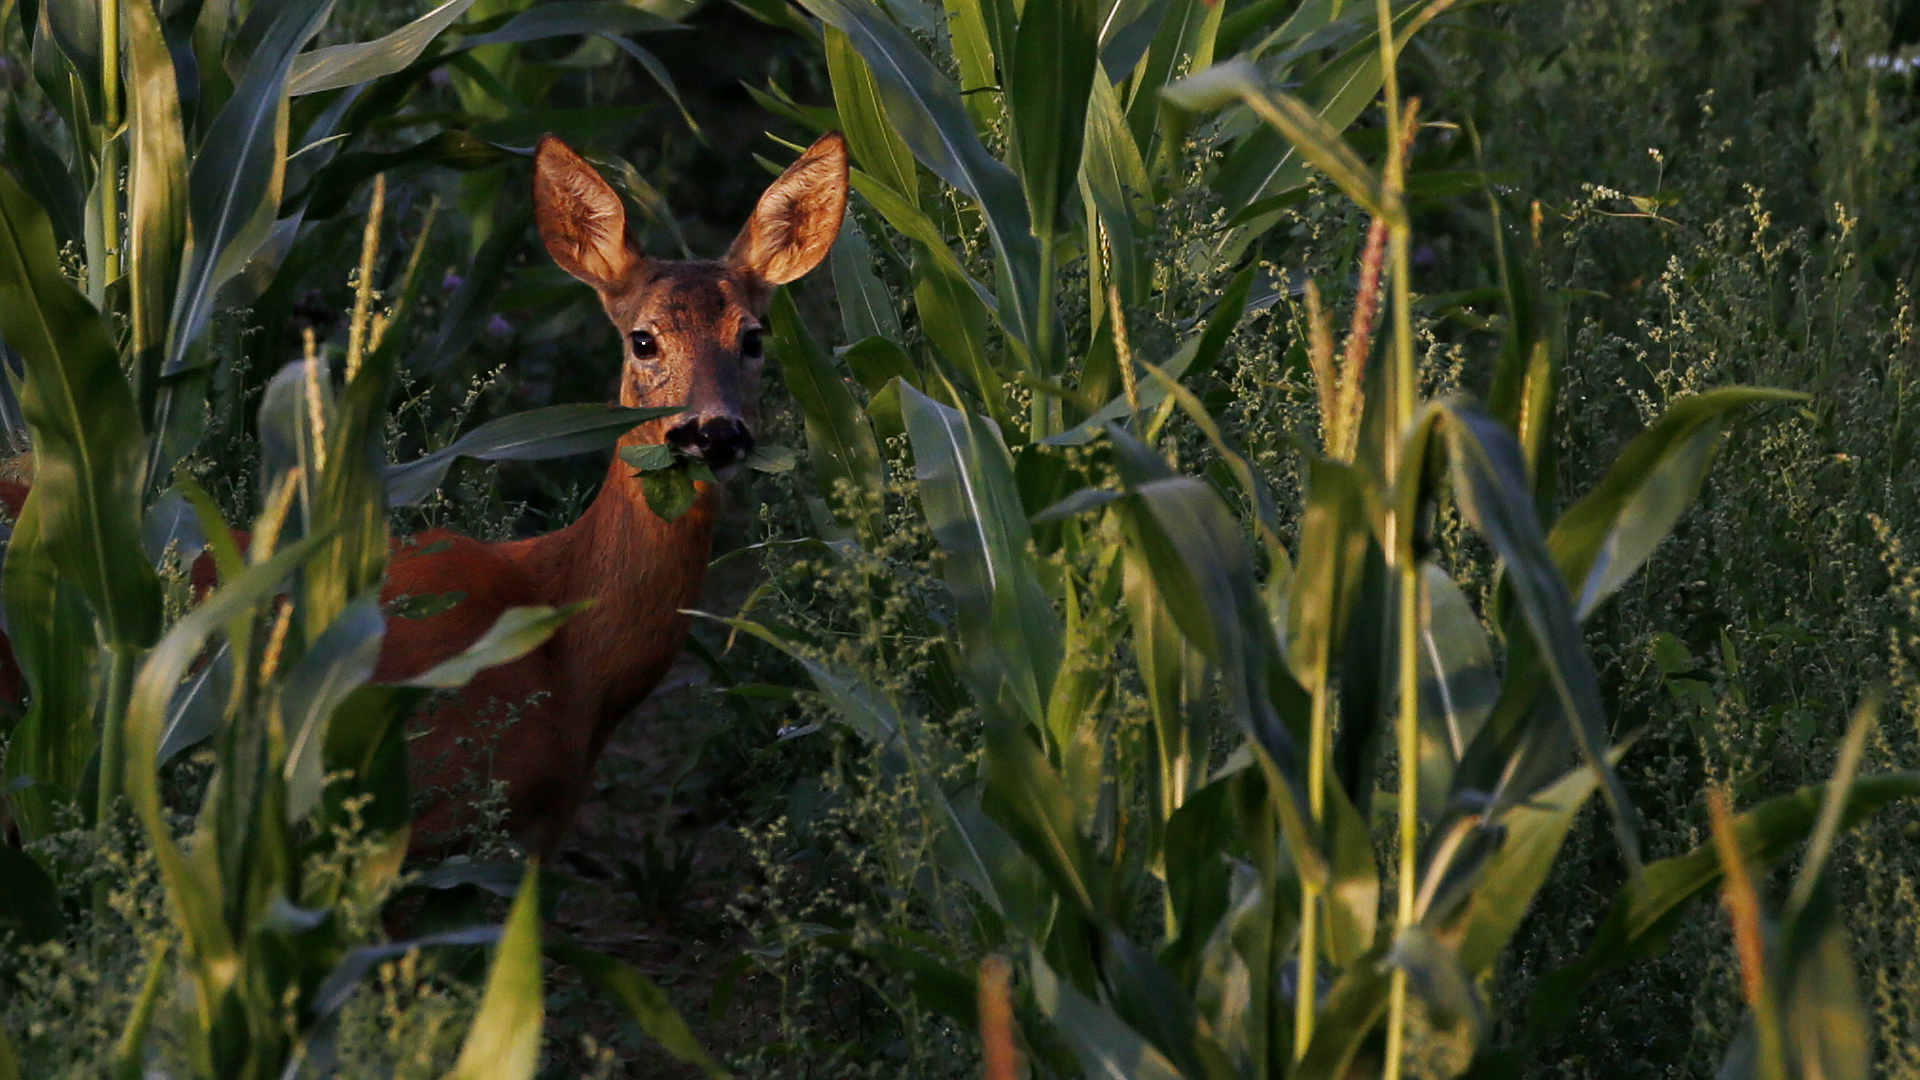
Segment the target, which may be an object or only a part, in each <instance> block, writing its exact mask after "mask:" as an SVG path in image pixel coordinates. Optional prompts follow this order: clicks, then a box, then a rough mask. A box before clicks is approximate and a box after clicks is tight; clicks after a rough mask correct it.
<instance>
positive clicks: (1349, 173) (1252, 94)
mask: <svg viewBox="0 0 1920 1080" xmlns="http://www.w3.org/2000/svg"><path fill="white" fill-rule="evenodd" d="M1373 65H1374V67H1375V69H1376V70H1377V69H1378V66H1379V58H1378V55H1377V53H1376V55H1375V56H1374V59H1373ZM1356 81H1357V82H1358V83H1359V85H1366V80H1364V79H1360V80H1356ZM1265 82H1266V80H1265V79H1264V78H1262V77H1261V74H1260V70H1259V69H1258V68H1256V67H1254V66H1253V65H1252V64H1251V63H1249V62H1247V61H1245V60H1230V61H1228V62H1226V63H1224V64H1216V65H1214V66H1213V67H1211V68H1208V69H1207V70H1205V71H1202V72H1199V73H1196V74H1194V75H1189V76H1188V77H1187V78H1185V79H1182V80H1181V81H1180V82H1177V83H1175V84H1173V85H1171V86H1169V87H1167V88H1166V89H1165V90H1163V91H1161V93H1162V94H1163V95H1164V96H1165V97H1166V98H1167V100H1169V101H1171V102H1173V103H1174V104H1176V105H1178V106H1180V107H1181V108H1184V109H1189V110H1193V111H1201V110H1211V109H1216V108H1219V107H1220V106H1221V105H1222V104H1225V103H1227V102H1229V101H1233V100H1236V99H1237V100H1239V101H1242V102H1244V103H1245V104H1246V105H1247V107H1248V108H1251V109H1252V110H1253V111H1254V112H1255V113H1256V114H1257V115H1259V117H1260V118H1261V119H1262V120H1265V121H1266V122H1267V123H1269V124H1271V125H1273V127H1274V128H1275V129H1276V130H1277V131H1279V132H1280V134H1281V135H1282V136H1283V137H1285V138H1286V140H1287V142H1288V143H1290V144H1292V146H1293V148H1294V150H1296V151H1298V152H1299V153H1300V155H1301V156H1302V157H1304V158H1305V159H1306V160H1308V161H1310V162H1312V163H1313V164H1314V166H1315V167H1317V168H1318V169H1320V170H1321V171H1322V172H1324V173H1326V174H1327V178H1328V179H1330V180H1332V181H1333V182H1334V183H1335V184H1337V185H1339V187H1340V190H1342V191H1344V192H1346V193H1347V197H1348V198H1351V199H1352V200H1353V201H1354V202H1357V203H1359V204H1360V206H1361V208H1362V209H1364V210H1366V211H1367V212H1368V213H1369V214H1371V215H1373V216H1375V217H1385V218H1387V219H1388V220H1390V221H1391V220H1394V219H1395V218H1397V217H1398V216H1399V214H1400V208H1399V206H1398V204H1397V202H1390V201H1389V200H1388V197H1387V195H1386V191H1385V188H1384V187H1383V186H1382V184H1381V181H1380V176H1379V174H1377V173H1376V172H1374V170H1373V169H1372V168H1371V167H1370V166H1368V165H1367V163H1366V162H1364V161H1362V160H1360V156H1359V155H1358V154H1355V153H1354V152H1353V148H1352V147H1350V146H1348V145H1347V143H1346V140H1345V139H1343V138H1341V136H1340V128H1339V126H1337V125H1338V124H1340V123H1341V122H1342V118H1340V117H1338V116H1334V117H1332V118H1329V117H1328V116H1327V115H1326V114H1327V112H1328V110H1325V109H1317V108H1315V107H1313V106H1312V105H1309V104H1308V103H1307V102H1305V101H1303V100H1301V99H1300V98H1298V97H1296V96H1294V95H1292V94H1289V93H1286V92H1284V91H1278V90H1271V89H1269V88H1268V87H1267V86H1266V85H1265ZM1377 85H1378V75H1375V76H1374V82H1373V85H1372V86H1367V97H1369V98H1370V97H1371V96H1372V93H1373V88H1374V86H1377ZM1344 119H1345V120H1348V121H1350V120H1351V119H1352V117H1346V118H1344ZM1282 160H1284V158H1283V159H1282ZM1272 175H1278V168H1277V166H1276V168H1275V170H1274V172H1273V173H1272V174H1270V176H1269V178H1267V179H1265V180H1263V181H1262V182H1260V183H1259V184H1257V185H1254V186H1253V187H1252V189H1251V192H1250V193H1249V194H1248V195H1247V196H1246V197H1245V198H1246V201H1248V202H1251V201H1253V200H1255V199H1260V198H1264V197H1266V196H1267V195H1270V194H1272V193H1273V192H1272V190H1271V186H1272V183H1273V181H1272V179H1271V176H1272Z"/></svg>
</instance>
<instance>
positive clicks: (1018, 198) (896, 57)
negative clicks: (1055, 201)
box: [803, 0, 1052, 344]
mask: <svg viewBox="0 0 1920 1080" xmlns="http://www.w3.org/2000/svg"><path fill="white" fill-rule="evenodd" d="M803 2H804V4H805V6H806V8H807V10H809V11H811V12H812V13H813V14H815V15H817V16H819V17H820V18H821V19H822V20H823V21H825V22H826V23H828V24H829V25H832V26H834V27H836V28H838V29H839V30H841V31H842V32H844V33H845V34H846V35H847V37H848V39H849V40H850V41H852V43H853V47H854V48H855V49H856V50H857V51H858V52H859V53H860V55H861V57H862V58H864V59H865V60H866V61H867V64H868V66H870V67H871V68H872V69H873V74H874V78H875V80H876V82H877V84H878V86H879V88H880V96H881V100H882V101H883V102H884V103H885V105H886V114H887V117H888V118H889V119H890V120H891V121H892V122H893V125H894V127H895V129H896V130H898V131H899V133H900V136H901V138H902V139H903V140H904V141H905V142H906V144H907V146H908V148H910V149H911V150H912V151H913V156H914V157H915V158H918V159H919V161H920V163H921V164H922V165H925V166H926V167H927V168H928V169H929V170H931V171H932V172H933V173H934V175H936V176H938V177H940V178H941V179H942V180H945V181H946V182H947V183H948V184H950V185H952V186H953V187H954V188H955V189H956V190H958V191H959V192H960V193H961V194H963V195H965V196H966V197H967V198H968V199H971V200H972V201H973V202H974V203H975V204H976V205H978V206H979V207H980V211H981V215H982V217H983V218H984V220H985V222H986V225H987V230H988V232H989V233H991V234H992V237H993V246H994V248H995V250H996V251H997V252H998V253H999V256H1000V259H1001V263H1002V266H1003V268H1004V270H1005V272H1006V274H1007V276H1008V277H1009V279H1010V281H1011V282H1012V288H1011V290H1009V292H1008V295H1006V296H1003V297H1001V304H1002V305H1003V308H1004V311H1003V314H1004V316H1005V319H1004V321H1005V323H1006V325H1007V329H1008V331H1009V333H1010V334H1011V335H1012V336H1013V337H1014V338H1016V339H1018V340H1019V341H1022V342H1026V343H1028V344H1031V343H1032V342H1034V341H1037V340H1039V336H1040V334H1039V326H1040V320H1041V319H1043V318H1051V317H1052V315H1051V313H1050V312H1045V311H1042V310H1040V309H1039V308H1038V307H1037V306H1036V304H1037V301H1038V298H1039V297H1040V296H1041V284H1042V283H1041V282H1040V280H1039V263H1040V256H1039V248H1038V245H1037V243H1036V242H1035V240H1034V236H1033V222H1032V219H1031V217H1030V216H1029V215H1028V213H1027V205H1026V200H1025V197H1024V195H1023V194H1022V192H1021V188H1020V182H1019V179H1018V178H1017V177H1016V176H1015V175H1014V174H1013V172H1012V171H1011V170H1009V169H1008V168H1007V167H1006V166H1005V165H1003V164H1001V163H1000V162H999V161H997V160H995V159H994V157H993V156H992V155H991V154H989V153H987V149H986V147H985V146H984V145H983V144H982V143H981V141H980V136H979V135H978V134H977V133H976V132H975V131H974V129H973V122H972V120H971V119H970V118H969V117H968V116H967V113H966V110H965V109H963V108H962V107H961V105H960V95H959V93H958V92H957V91H956V90H955V89H954V86H953V84H952V82H951V81H949V80H948V79H947V77H946V76H945V75H944V74H942V73H941V72H940V70H939V69H938V68H936V67H934V66H933V64H932V63H931V62H930V61H928V60H927V58H926V56H925V55H923V54H922V53H921V52H920V50H919V47H918V46H916V45H915V44H914V42H913V39H912V38H910V37H909V36H907V34H906V32H905V31H904V30H902V29H901V28H900V27H899V26H897V25H895V24H894V23H893V22H892V21H891V20H889V19H887V18H886V17H885V16H884V15H883V14H882V13H881V11H880V9H879V8H878V7H877V6H876V5H875V4H874V3H873V0H803ZM862 194H866V192H864V191H863V192H862ZM869 197H871V196H869ZM882 212H883V213H884V212H885V211H884V210H883V211H882Z"/></svg>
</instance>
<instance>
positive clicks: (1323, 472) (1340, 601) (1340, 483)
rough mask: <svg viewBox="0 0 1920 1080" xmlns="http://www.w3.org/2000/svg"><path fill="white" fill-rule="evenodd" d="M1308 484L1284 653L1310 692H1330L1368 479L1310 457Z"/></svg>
mask: <svg viewBox="0 0 1920 1080" xmlns="http://www.w3.org/2000/svg"><path fill="white" fill-rule="evenodd" d="M1306 481H1307V493H1306V507H1305V511H1304V513H1303V514H1302V515H1301V519H1300V547H1299V551H1298V553H1297V555H1296V557H1295V560H1294V561H1295V563H1296V564H1297V565H1298V566H1299V570H1298V571H1296V572H1295V574H1294V575H1293V582H1292V586H1291V588H1290V589H1289V590H1288V594H1287V603H1288V611H1287V655H1288V660H1289V661H1290V663H1291V665H1292V668H1293V674H1294V678H1296V679H1298V680H1300V685H1301V686H1303V687H1305V688H1306V690H1307V692H1308V693H1329V692H1331V686H1330V684H1329V681H1328V673H1329V669H1330V666H1331V664H1332V662H1333V658H1334V655H1335V654H1336V653H1337V652H1338V651H1339V643H1340V641H1341V639H1342V638H1343V637H1344V636H1345V634H1346V624H1347V618H1348V615H1349V613H1350V612H1351V610H1352V607H1353V599H1354V594H1355V592H1356V590H1357V589H1358V588H1359V585H1360V575H1361V572H1362V571H1363V570H1364V569H1365V560H1366V556H1367V544H1368V541H1369V540H1370V539H1371V538H1372V529H1373V527H1372V522H1371V521H1370V520H1369V518H1368V515H1367V506H1366V498H1365V492H1366V487H1367V480H1366V478H1365V477H1364V476H1362V475H1361V473H1360V471H1359V470H1358V469H1356V468H1355V467H1353V466H1351V465H1347V464H1344V463H1342V462H1338V461H1333V460H1330V459H1326V458H1320V457H1312V458H1309V459H1308V461H1307V477H1306Z"/></svg>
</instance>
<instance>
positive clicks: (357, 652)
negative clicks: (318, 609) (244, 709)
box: [209, 591, 386, 823]
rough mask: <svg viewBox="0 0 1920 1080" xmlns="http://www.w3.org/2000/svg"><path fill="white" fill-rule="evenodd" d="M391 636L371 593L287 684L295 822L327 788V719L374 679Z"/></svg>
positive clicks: (284, 715)
mask: <svg viewBox="0 0 1920 1080" xmlns="http://www.w3.org/2000/svg"><path fill="white" fill-rule="evenodd" d="M385 637H386V620H385V618H384V617H382V615H381V611H380V596H379V593H378V592H377V591H375V592H370V593H368V594H365V595H363V596H361V597H360V598H359V599H357V600H355V601H353V603H351V604H349V605H348V606H347V608H346V609H345V610H344V611H342V612H341V613H340V616H339V617H338V618H337V619H335V620H334V622H333V625H331V626H329V627H327V629H326V630H325V631H324V632H323V633H321V635H320V636H319V637H318V638H316V639H315V640H314V642H313V644H311V645H309V646H308V647H307V650H306V652H305V653H304V654H303V655H302V656H301V657H300V660H299V662H298V663H296V664H295V665H294V666H293V667H292V669H291V670H289V671H288V672H287V674H286V677H285V679H284V680H283V681H282V682H281V684H280V687H279V695H278V696H279V702H278V707H279V710H280V718H281V723H282V725H283V728H284V730H285V731H286V738H287V751H286V755H287V756H286V766H285V769H286V781H287V821H288V822H289V823H294V822H298V821H300V820H302V819H303V818H305V817H306V816H307V814H309V813H310V812H312V810H313V808H314V807H315V806H318V805H319V803H320V795H321V791H322V789H323V788H324V787H325V786H326V760H325V756H324V751H325V749H326V745H327V721H328V720H329V719H330V718H331V717H332V716H333V711H334V709H336V708H338V707H339V706H340V704H341V703H342V702H344V701H345V700H346V698H347V695H349V694H351V693H352V692H353V691H355V690H357V689H359V687H360V686H361V685H362V684H364V683H365V682H367V681H368V680H369V679H371V678H373V670H374V667H375V666H376V665H377V664H378V663H379V661H380V643H381V641H382V640H383V639H384V638H385ZM209 666H211V665H209Z"/></svg>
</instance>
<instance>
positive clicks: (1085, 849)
mask: <svg viewBox="0 0 1920 1080" xmlns="http://www.w3.org/2000/svg"><path fill="white" fill-rule="evenodd" d="M986 743H987V751H986V764H985V773H986V787H985V791H984V792H983V795H982V799H981V805H982V808H983V809H985V810H986V811H987V812H988V813H989V814H990V815H991V816H992V817H993V819H994V820H995V821H996V822H998V823H999V824H1000V826H1001V827H1002V828H1004V829H1006V830H1007V832H1008V833H1009V834H1011V835H1012V836H1013V837H1014V838H1015V839H1016V840H1017V841H1019V843H1020V847H1021V849H1022V850H1023V851H1025V852H1026V854H1027V855H1028V857H1030V858H1031V859H1033V861H1034V862H1035V863H1037V864H1039V866H1040V869H1041V870H1042V871H1043V872H1044V873H1045V874H1046V875H1047V878H1048V880H1049V881H1050V882H1051V883H1052V884H1053V887H1054V889H1055V890H1057V891H1058V893H1059V895H1060V896H1061V897H1063V898H1064V899H1066V900H1067V901H1068V902H1069V903H1071V904H1072V905H1073V909H1074V911H1075V912H1077V914H1078V915H1079V916H1080V917H1082V918H1084V919H1086V920H1087V921H1088V922H1090V923H1092V924H1094V925H1096V926H1107V925H1110V924H1111V921H1112V919H1113V917H1114V913H1113V912H1112V911H1111V910H1110V909H1109V902H1110V897H1109V896H1108V890H1107V888H1106V876H1105V875H1104V874H1103V873H1102V868H1101V867H1100V865H1099V863H1098V861H1097V859H1096V857H1095V855H1094V851H1093V848H1092V845H1090V844H1089V843H1088V842H1087V838H1086V837H1085V836H1083V835H1082V834H1081V832H1080V825H1079V820H1080V810H1079V805H1078V803H1077V802H1076V800H1075V799H1074V797H1073V794H1072V793H1071V792H1070V791H1069V790H1068V787H1067V782H1066V781H1065V779H1064V778H1063V777H1062V776H1061V775H1060V773H1059V772H1058V771H1057V770H1055V769H1054V768H1053V766H1051V765H1049V764H1048V763H1047V759H1046V756H1045V755H1044V754H1042V753H1041V751H1040V748H1039V747H1038V746H1037V745H1035V743H1034V740H1033V739H1032V738H1031V737H1030V736H1029V735H1028V733H1027V732H1026V731H1025V730H1023V729H1022V728H1020V727H1017V726H1014V725H1009V724H1004V723H1003V724H999V725H995V726H993V727H990V728H989V729H988V731H987V734H986Z"/></svg>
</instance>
